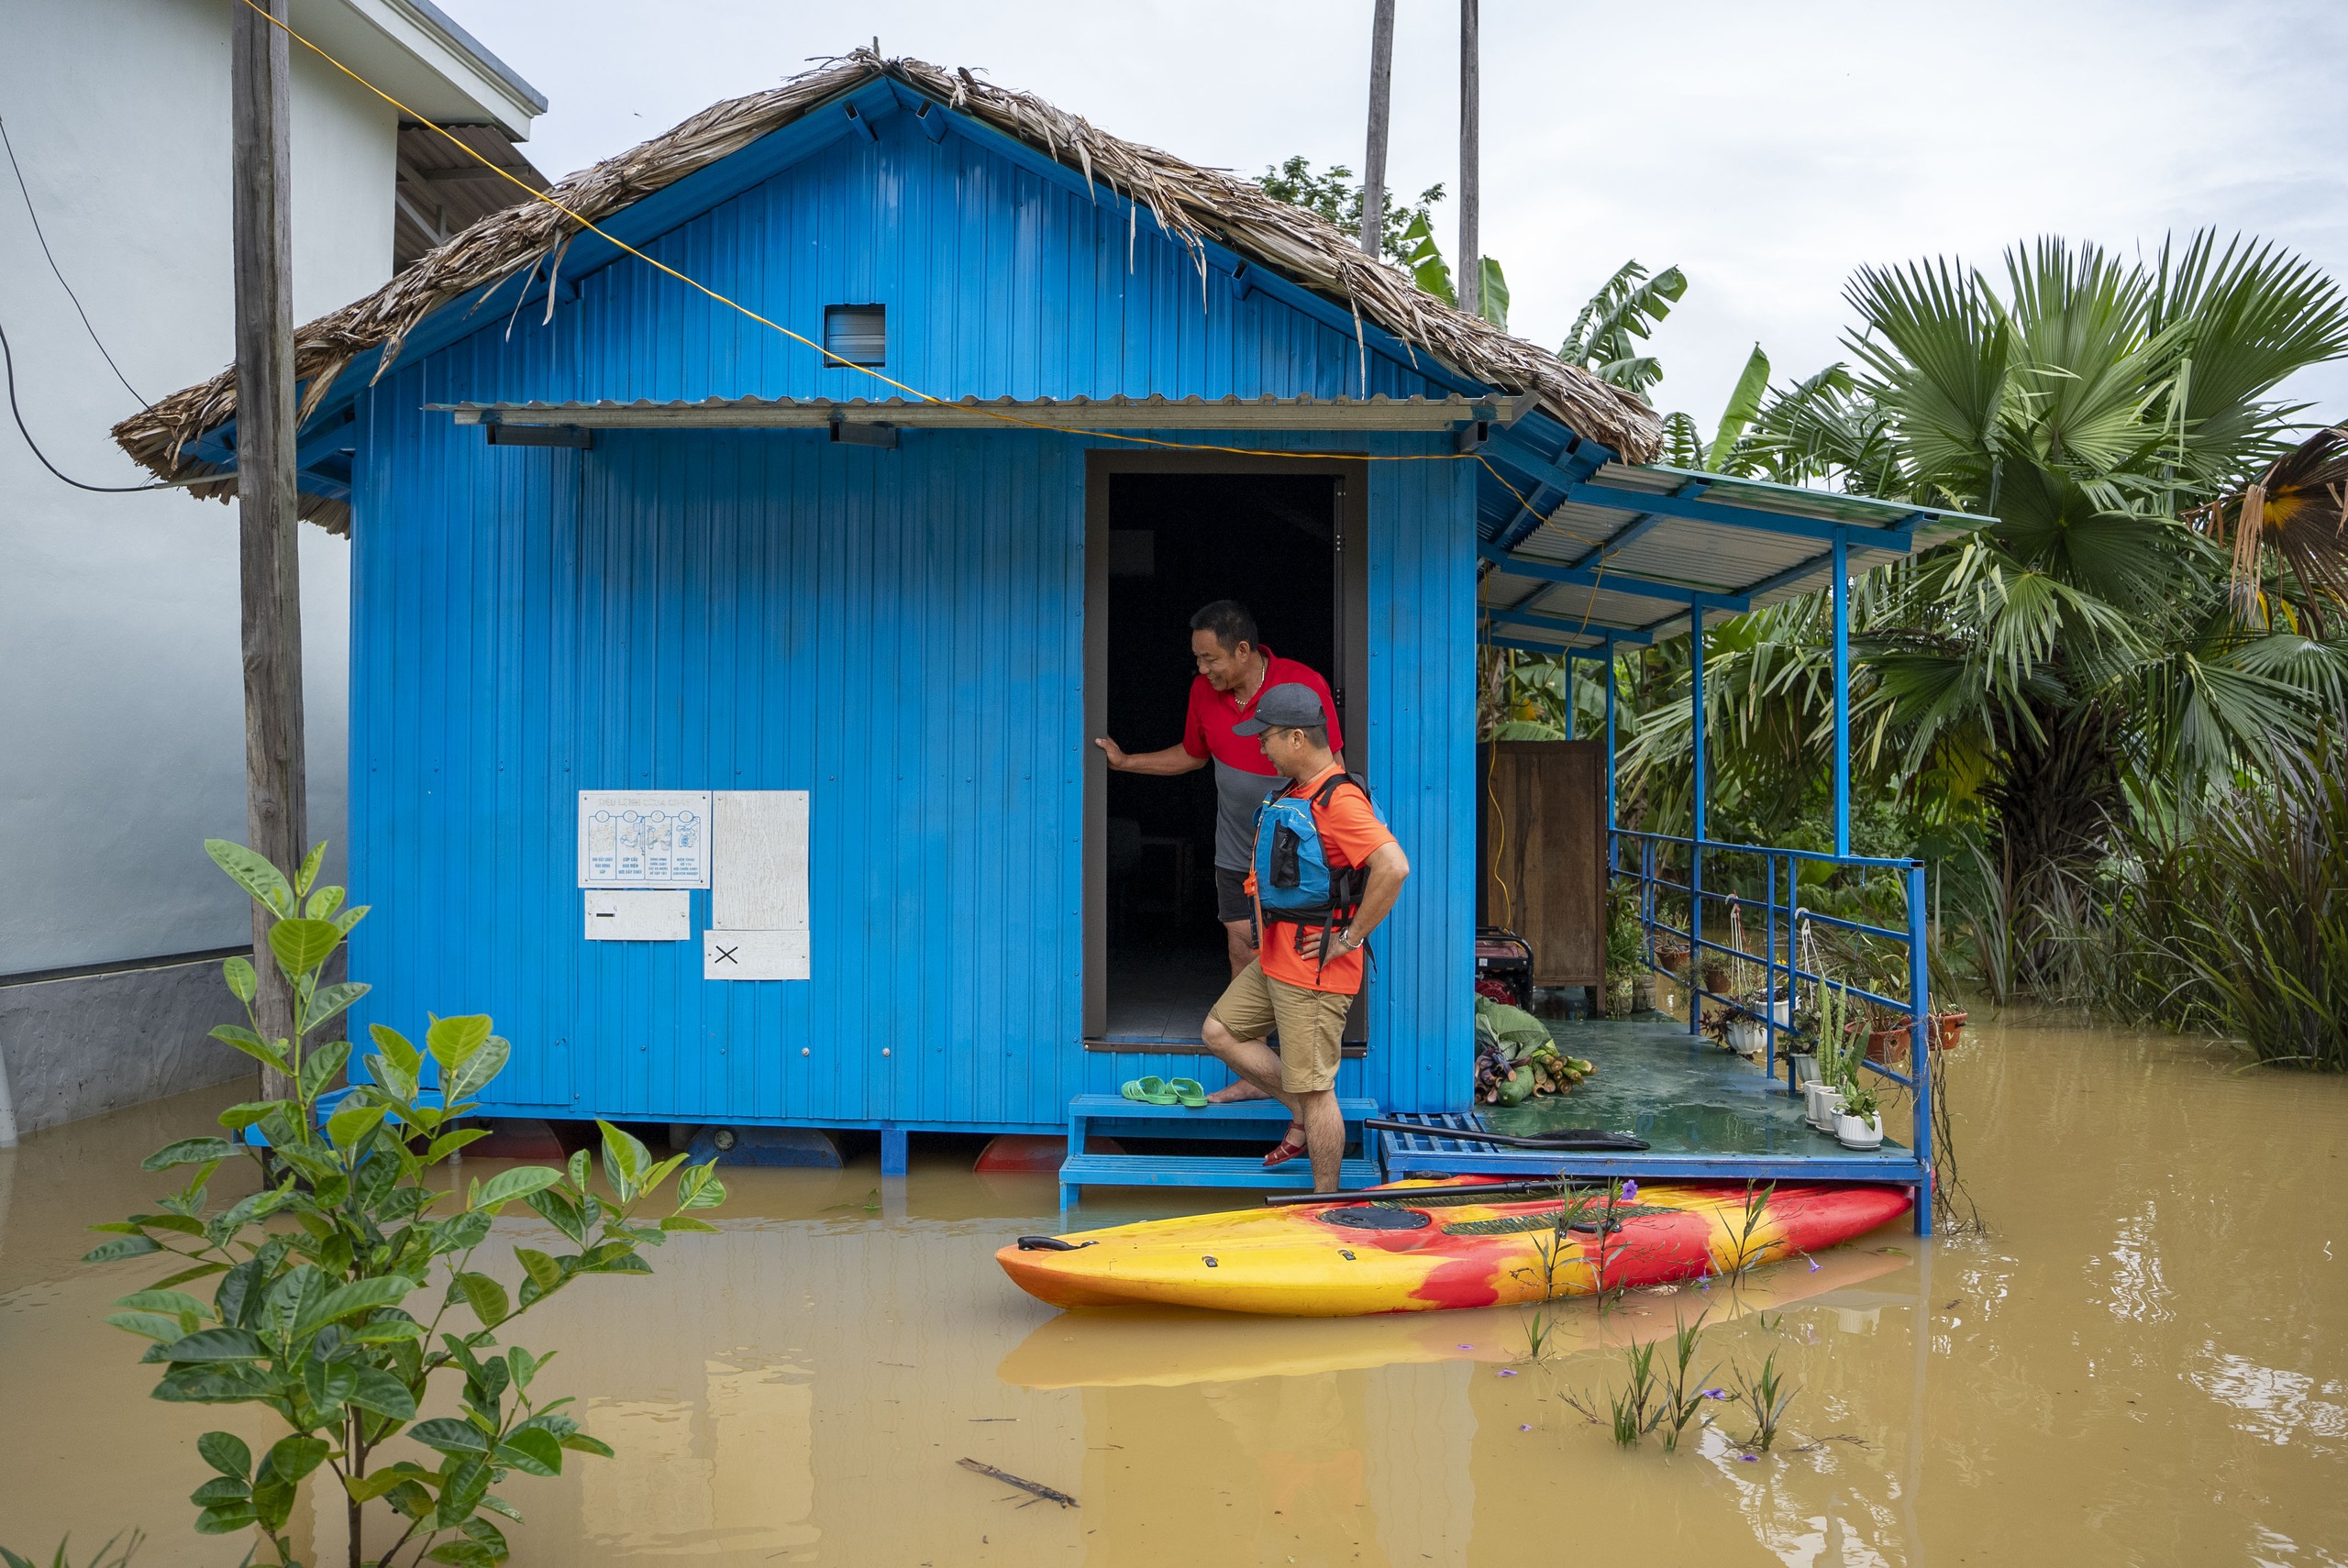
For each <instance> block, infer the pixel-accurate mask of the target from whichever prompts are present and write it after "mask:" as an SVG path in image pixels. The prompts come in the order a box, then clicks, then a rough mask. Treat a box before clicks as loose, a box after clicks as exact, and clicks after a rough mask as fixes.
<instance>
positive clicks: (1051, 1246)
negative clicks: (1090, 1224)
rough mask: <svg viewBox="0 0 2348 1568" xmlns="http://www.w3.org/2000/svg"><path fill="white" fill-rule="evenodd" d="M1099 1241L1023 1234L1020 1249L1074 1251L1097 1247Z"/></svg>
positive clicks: (1027, 1251)
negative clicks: (1070, 1240) (1078, 1240)
mask: <svg viewBox="0 0 2348 1568" xmlns="http://www.w3.org/2000/svg"><path fill="white" fill-rule="evenodd" d="M1100 1244H1101V1243H1100V1242H1063V1241H1061V1240H1060V1239H1059V1238H1058V1236H1022V1237H1020V1238H1019V1250H1020V1251H1021V1252H1023V1253H1072V1252H1075V1251H1076V1250H1077V1249H1078V1248H1080V1247H1097V1246H1099V1245H1100Z"/></svg>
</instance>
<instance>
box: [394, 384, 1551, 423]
mask: <svg viewBox="0 0 2348 1568" xmlns="http://www.w3.org/2000/svg"><path fill="white" fill-rule="evenodd" d="M1530 401H1531V400H1530V398H1529V396H1527V397H1520V398H1516V399H1508V398H1480V399H1471V398H1466V397H1461V396H1459V395H1458V394H1456V393H1454V394H1452V395H1451V396H1449V397H1437V398H1431V397H1424V396H1415V395H1414V396H1410V397H1390V396H1388V395H1387V394H1385V393H1383V392H1378V393H1374V394H1372V395H1371V396H1369V397H1367V398H1356V397H1272V396H1269V395H1266V396H1262V397H1252V398H1243V397H1238V396H1224V397H1218V398H1205V397H1200V396H1198V395H1196V394H1195V393H1193V394H1192V395H1191V396H1188V397H1166V396H1162V395H1157V394H1153V395H1150V396H1147V397H1127V396H1115V397H1102V398H1094V397H1067V398H1050V397H1045V398H1011V397H996V398H986V399H980V398H977V397H963V398H958V399H954V400H951V401H948V400H945V399H927V400H924V399H915V398H903V397H892V398H844V399H835V398H820V397H814V398H788V397H783V398H761V397H733V398H727V397H710V398H703V399H700V400H698V401H692V402H688V401H684V400H676V401H671V402H666V403H656V402H652V401H650V400H648V399H637V400H636V401H635V402H631V403H619V402H611V401H601V402H582V403H428V404H426V407H428V408H432V409H435V410H437V411H441V412H445V413H449V414H454V415H455V416H456V423H458V424H459V425H537V426H547V425H577V426H581V427H582V428H586V427H593V428H599V429H655V428H665V427H670V426H680V425H700V426H705V427H711V428H719V429H795V428H796V429H806V428H815V427H820V426H822V425H829V424H831V423H833V422H834V421H840V422H844V423H847V424H850V425H904V426H908V427H912V428H944V429H980V430H983V429H988V428H1003V427H1009V428H1017V427H1019V426H1020V425H1023V424H1024V425H1037V424H1046V425H1055V426H1091V427H1096V428H1102V429H1121V430H1142V429H1158V430H1267V429H1268V430H1449V429H1452V428H1454V427H1456V426H1458V425H1466V424H1467V423H1469V422H1471V421H1474V420H1479V419H1486V420H1489V419H1494V418H1502V417H1505V416H1506V414H1507V413H1508V411H1509V409H1510V408H1511V406H1512V404H1523V403H1529V402H1530ZM1006 416H1008V417H1006Z"/></svg>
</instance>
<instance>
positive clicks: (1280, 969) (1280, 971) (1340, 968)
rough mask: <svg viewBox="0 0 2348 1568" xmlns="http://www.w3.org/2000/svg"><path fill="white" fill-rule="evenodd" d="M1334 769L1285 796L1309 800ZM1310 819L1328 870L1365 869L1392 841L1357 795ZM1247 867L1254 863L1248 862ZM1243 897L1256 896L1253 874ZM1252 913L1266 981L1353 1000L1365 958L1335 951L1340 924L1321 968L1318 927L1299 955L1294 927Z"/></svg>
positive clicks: (1345, 794)
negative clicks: (1326, 856)
mask: <svg viewBox="0 0 2348 1568" xmlns="http://www.w3.org/2000/svg"><path fill="white" fill-rule="evenodd" d="M1337 770H1338V769H1337V766H1336V764H1335V763H1332V764H1330V766H1329V767H1327V768H1325V769H1324V770H1323V771H1322V772H1319V773H1316V774H1314V775H1313V776H1312V778H1308V779H1306V780H1304V781H1303V782H1302V783H1301V784H1291V785H1290V786H1289V787H1288V790H1287V793H1288V794H1290V795H1301V796H1305V797H1308V798H1309V797H1310V796H1312V793H1313V792H1314V791H1315V790H1319V789H1320V788H1321V786H1322V785H1323V784H1324V783H1325V782H1326V781H1327V779H1328V778H1329V775H1330V774H1332V773H1335V772H1336V771H1337ZM1313 820H1314V822H1315V823H1316V824H1317V825H1318V826H1319V828H1320V830H1321V842H1322V843H1323V844H1324V845H1327V846H1328V854H1329V861H1330V864H1331V865H1332V866H1367V865H1368V864H1369V857H1370V856H1373V855H1375V854H1377V853H1378V851H1379V845H1388V844H1392V843H1393V842H1394V835H1393V834H1390V833H1389V832H1387V831H1386V824H1385V823H1381V822H1379V820H1378V813H1377V812H1375V811H1373V810H1371V809H1370V804H1369V797H1368V796H1367V795H1365V794H1363V793H1362V792H1361V791H1360V790H1348V789H1340V790H1337V791H1336V792H1335V794H1333V795H1331V796H1330V797H1329V799H1328V800H1327V801H1324V803H1323V804H1322V805H1321V807H1320V808H1319V810H1318V811H1316V812H1314V816H1313ZM1249 864H1250V865H1251V866H1252V865H1253V864H1254V862H1253V860H1252V859H1251V860H1250V862H1249ZM1247 896H1248V897H1249V898H1251V899H1252V898H1254V897H1255V896H1256V873H1255V872H1254V871H1253V870H1250V871H1249V872H1248V873H1247ZM1261 914H1262V909H1261V906H1258V907H1257V915H1258V917H1259V918H1258V919H1257V922H1256V923H1257V930H1258V931H1259V932H1260V933H1261V935H1260V937H1259V938H1258V941H1257V947H1256V958H1257V962H1258V963H1260V964H1262V965H1263V966H1264V973H1265V974H1266V975H1267V976H1268V977H1270V978H1272V979H1275V980H1280V981H1284V982H1286V983H1287V984H1289V985H1291V986H1301V987H1303V988H1305V989H1306V990H1309V991H1336V992H1338V993H1340V994H1342V995H1345V996H1353V995H1355V994H1357V992H1359V991H1360V989H1361V977H1362V969H1363V959H1364V956H1365V955H1364V954H1363V951H1362V949H1360V948H1358V947H1357V948H1355V949H1354V950H1353V951H1352V952H1350V953H1339V952H1338V951H1337V950H1336V944H1335V933H1336V932H1338V931H1342V930H1344V929H1345V928H1344V927H1343V926H1342V925H1340V926H1337V927H1335V928H1333V929H1332V931H1331V933H1330V935H1331V943H1330V950H1329V961H1328V962H1327V963H1326V964H1324V963H1322V962H1321V961H1320V955H1321V928H1320V927H1319V926H1317V925H1316V926H1313V927H1312V928H1311V929H1310V930H1308V931H1307V932H1306V933H1304V951H1303V952H1301V953H1299V952H1298V951H1297V950H1296V936H1297V930H1296V927H1295V925H1293V924H1292V923H1290V922H1287V921H1273V922H1269V923H1266V922H1264V921H1263V920H1262V919H1261V918H1260V916H1261Z"/></svg>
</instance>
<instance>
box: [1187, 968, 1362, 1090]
mask: <svg viewBox="0 0 2348 1568" xmlns="http://www.w3.org/2000/svg"><path fill="white" fill-rule="evenodd" d="M1353 1005H1354V999H1353V998H1352V997H1350V996H1348V995H1346V994H1345V993H1344V992H1341V991H1315V990H1308V989H1307V988H1304V987H1302V986H1291V985H1290V984H1289V983H1288V982H1287V981H1286V980H1275V979H1272V978H1271V977H1268V976H1267V975H1266V974H1265V973H1264V966H1262V965H1261V964H1250V965H1248V966H1247V967H1246V968H1245V969H1242V970H1240V971H1239V973H1238V974H1237V975H1236V976H1235V977H1233V979H1232V982H1231V987H1230V988H1229V989H1228V990H1225V991H1224V993H1223V999H1222V1000H1220V1001H1218V1002H1216V1003H1215V1004H1214V1006H1213V1007H1212V1008H1210V1009H1209V1010H1208V1011H1207V1016H1208V1017H1210V1018H1212V1019H1214V1020H1215V1021H1218V1022H1219V1023H1221V1024H1222V1025H1223V1026H1224V1028H1225V1029H1228V1030H1229V1031H1231V1032H1232V1033H1234V1034H1235V1035H1237V1036H1238V1037H1239V1038H1240V1039H1242V1040H1261V1039H1262V1038H1264V1036H1266V1035H1267V1034H1269V1033H1270V1032H1272V1031H1273V1030H1274V1029H1278V1030H1279V1032H1280V1088H1284V1089H1286V1090H1288V1092H1289V1093H1290V1094H1313V1093H1317V1092H1318V1091H1320V1090H1322V1089H1326V1088H1335V1087H1336V1083H1337V1062H1338V1059H1339V1058H1340V1057H1341V1056H1343V1055H1344V1054H1345V1040H1346V1013H1348V1012H1350V1011H1352V1010H1353Z"/></svg>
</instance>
